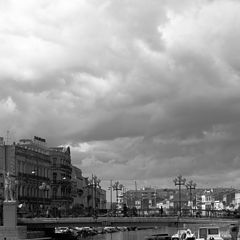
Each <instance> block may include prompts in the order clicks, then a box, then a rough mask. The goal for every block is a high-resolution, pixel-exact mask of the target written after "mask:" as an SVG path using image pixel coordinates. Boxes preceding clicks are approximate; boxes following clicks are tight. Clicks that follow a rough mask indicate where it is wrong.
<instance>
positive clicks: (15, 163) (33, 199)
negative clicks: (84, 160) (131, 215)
mask: <svg viewBox="0 0 240 240" xmlns="http://www.w3.org/2000/svg"><path fill="white" fill-rule="evenodd" d="M7 172H9V173H10V176H11V179H12V185H13V187H12V188H13V190H14V193H13V194H14V198H15V199H17V200H18V203H19V208H22V209H24V211H25V212H34V213H36V214H42V213H44V214H45V213H46V212H47V213H48V214H49V213H50V212H51V213H52V214H59V212H61V214H67V213H70V212H71V209H74V208H76V207H77V208H78V209H83V210H86V209H87V210H89V211H92V210H93V209H105V208H106V191H105V190H104V189H102V188H101V186H100V184H99V181H97V179H96V178H95V177H92V178H91V179H89V178H87V177H83V175H82V171H81V169H79V168H78V167H76V166H73V165H72V163H71V152H70V147H48V146H47V143H46V140H45V139H43V138H40V137H37V136H35V137H34V139H21V140H20V141H19V142H18V143H13V144H10V145H9V144H5V143H4V139H3V138H0V173H1V174H0V199H1V201H3V200H4V177H5V175H6V173H7Z"/></svg>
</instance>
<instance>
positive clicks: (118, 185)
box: [112, 181, 123, 208]
mask: <svg viewBox="0 0 240 240" xmlns="http://www.w3.org/2000/svg"><path fill="white" fill-rule="evenodd" d="M112 187H113V191H116V201H117V208H118V191H119V190H122V188H123V185H122V184H120V183H119V182H118V181H117V182H115V183H114V184H113V186H112Z"/></svg>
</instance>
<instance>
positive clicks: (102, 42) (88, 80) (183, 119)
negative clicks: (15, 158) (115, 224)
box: [0, 0, 240, 188]
mask: <svg viewBox="0 0 240 240" xmlns="http://www.w3.org/2000/svg"><path fill="white" fill-rule="evenodd" d="M239 10H240V2H239V1H238V0H215V1H214V0H211V1H210V0H194V1H193V0H181V1H179V0H131V1H129V0H71V1H66V0H51V1H49V0H38V1H33V0H24V1H19V0H0V84H1V87H0V135H2V136H6V133H7V130H9V131H10V134H9V136H10V137H11V140H12V141H13V140H15V141H17V140H19V139H20V138H32V137H33V136H34V135H37V136H40V137H43V138H46V139H47V142H48V145H49V146H57V145H70V146H71V154H72V162H73V164H74V165H76V166H78V167H80V168H81V169H82V170H83V174H84V176H91V174H92V173H93V174H96V175H97V176H98V177H99V178H101V179H102V180H103V182H104V181H106V180H110V179H113V180H119V181H121V182H122V183H123V184H125V185H126V186H127V187H128V188H131V186H132V187H133V186H134V180H136V181H137V184H138V186H139V187H141V186H144V185H145V186H159V187H174V184H173V181H172V180H173V179H174V178H175V177H176V176H177V175H178V174H182V175H183V176H184V177H185V178H187V180H190V179H192V180H193V181H194V182H196V183H197V185H198V186H199V187H203V186H213V187H214V186H228V187H231V186H233V187H239V186H240V72H239V71H240V44H239V42H240V28H239V26H240V14H239Z"/></svg>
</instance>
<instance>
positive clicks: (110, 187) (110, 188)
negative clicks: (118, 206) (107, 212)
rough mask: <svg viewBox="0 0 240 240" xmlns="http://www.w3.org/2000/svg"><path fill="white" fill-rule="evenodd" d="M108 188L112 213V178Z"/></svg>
mask: <svg viewBox="0 0 240 240" xmlns="http://www.w3.org/2000/svg"><path fill="white" fill-rule="evenodd" d="M108 190H110V202H111V205H110V209H111V213H112V190H113V186H112V180H111V181H110V186H109V187H108Z"/></svg>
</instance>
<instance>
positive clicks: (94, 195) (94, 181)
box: [88, 175, 101, 215]
mask: <svg viewBox="0 0 240 240" xmlns="http://www.w3.org/2000/svg"><path fill="white" fill-rule="evenodd" d="M100 182H101V180H100V179H99V178H98V177H97V176H96V175H92V179H91V180H89V184H88V185H89V186H90V187H92V207H93V214H94V215H97V213H96V208H97V187H100Z"/></svg>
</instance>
